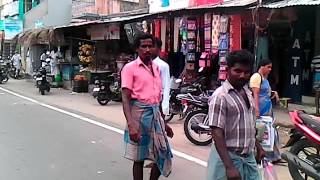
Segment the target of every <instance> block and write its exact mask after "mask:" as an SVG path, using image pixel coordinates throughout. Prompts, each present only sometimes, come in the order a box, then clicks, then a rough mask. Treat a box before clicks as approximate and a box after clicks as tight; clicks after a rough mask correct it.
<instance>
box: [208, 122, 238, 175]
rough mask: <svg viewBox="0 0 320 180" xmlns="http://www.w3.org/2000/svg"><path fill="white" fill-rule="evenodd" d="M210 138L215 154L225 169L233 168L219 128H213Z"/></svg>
mask: <svg viewBox="0 0 320 180" xmlns="http://www.w3.org/2000/svg"><path fill="white" fill-rule="evenodd" d="M212 136H213V140H214V143H215V147H216V149H217V152H218V154H219V156H220V158H221V160H222V162H223V164H224V166H225V168H226V169H229V168H232V167H234V165H233V162H232V160H231V158H230V156H229V153H228V150H227V145H226V142H225V138H224V133H223V130H222V129H221V128H217V127H213V129H212Z"/></svg>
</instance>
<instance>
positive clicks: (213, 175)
mask: <svg viewBox="0 0 320 180" xmlns="http://www.w3.org/2000/svg"><path fill="white" fill-rule="evenodd" d="M253 64H254V58H253V56H252V54H251V53H250V52H248V51H246V50H240V51H234V52H231V53H230V54H229V55H228V57H227V65H228V78H227V80H226V81H225V82H224V83H223V84H222V86H221V87H219V88H218V89H217V90H216V91H215V92H214V94H213V95H212V97H211V100H210V103H209V125H210V126H211V127H212V137H213V140H214V142H215V143H214V145H212V149H211V153H210V157H209V161H208V176H207V179H208V180H209V179H210V180H212V179H215V180H219V179H239V180H240V179H245V180H259V179H260V176H259V172H258V169H257V163H256V160H255V156H254V148H255V147H257V151H258V156H259V158H261V157H262V156H263V155H264V151H263V150H262V148H261V146H260V144H259V143H256V140H255V134H256V131H255V121H256V117H255V108H254V100H253V97H252V92H251V91H250V89H249V87H248V85H247V84H248V81H249V79H250V75H251V72H252V70H253Z"/></svg>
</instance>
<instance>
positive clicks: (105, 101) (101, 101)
mask: <svg viewBox="0 0 320 180" xmlns="http://www.w3.org/2000/svg"><path fill="white" fill-rule="evenodd" d="M97 101H98V103H99V104H100V105H101V106H105V105H107V104H108V102H109V101H110V100H109V99H101V98H99V96H98V98H97Z"/></svg>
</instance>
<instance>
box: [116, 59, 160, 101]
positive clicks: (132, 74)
mask: <svg viewBox="0 0 320 180" xmlns="http://www.w3.org/2000/svg"><path fill="white" fill-rule="evenodd" d="M152 69H153V72H154V73H153V74H152V72H151V71H150V70H149V68H148V67H147V66H146V65H145V64H144V63H143V62H142V61H141V59H140V58H139V57H138V58H137V59H136V60H134V61H132V62H130V63H128V64H126V65H125V66H124V67H123V69H122V70H121V86H122V88H128V89H130V90H131V91H132V94H131V98H132V99H137V100H139V101H141V102H143V103H146V104H158V103H159V102H160V100H161V94H162V83H161V77H160V71H159V67H158V66H157V65H156V64H155V63H153V62H152Z"/></svg>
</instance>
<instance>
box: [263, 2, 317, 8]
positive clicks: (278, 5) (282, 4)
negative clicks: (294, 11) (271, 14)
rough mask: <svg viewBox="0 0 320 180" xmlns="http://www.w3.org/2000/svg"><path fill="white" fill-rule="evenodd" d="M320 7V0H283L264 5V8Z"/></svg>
mask: <svg viewBox="0 0 320 180" xmlns="http://www.w3.org/2000/svg"><path fill="white" fill-rule="evenodd" d="M316 5H320V0H283V1H278V2H273V3H268V4H264V5H262V7H264V8H272V9H277V8H284V7H290V6H316Z"/></svg>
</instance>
